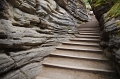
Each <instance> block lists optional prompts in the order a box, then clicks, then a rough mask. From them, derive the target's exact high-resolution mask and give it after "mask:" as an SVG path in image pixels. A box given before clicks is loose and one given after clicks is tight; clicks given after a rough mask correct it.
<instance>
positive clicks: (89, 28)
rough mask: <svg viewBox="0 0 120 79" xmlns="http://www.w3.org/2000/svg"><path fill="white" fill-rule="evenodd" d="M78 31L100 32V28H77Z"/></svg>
mask: <svg viewBox="0 0 120 79" xmlns="http://www.w3.org/2000/svg"><path fill="white" fill-rule="evenodd" d="M78 30H100V28H97V27H93V28H89V27H87V28H79V29H78Z"/></svg>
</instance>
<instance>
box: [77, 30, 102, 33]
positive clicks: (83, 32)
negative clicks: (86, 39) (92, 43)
mask: <svg viewBox="0 0 120 79" xmlns="http://www.w3.org/2000/svg"><path fill="white" fill-rule="evenodd" d="M79 33H101V32H99V31H82V30H81V31H79Z"/></svg>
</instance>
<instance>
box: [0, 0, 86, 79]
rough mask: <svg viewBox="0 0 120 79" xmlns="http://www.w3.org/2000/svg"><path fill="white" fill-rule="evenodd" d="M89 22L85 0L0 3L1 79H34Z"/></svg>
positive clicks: (24, 0)
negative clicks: (45, 60)
mask: <svg viewBox="0 0 120 79" xmlns="http://www.w3.org/2000/svg"><path fill="white" fill-rule="evenodd" d="M87 20H88V16H87V13H86V8H85V4H84V2H83V1H82V0H0V74H1V75H0V79H32V78H33V77H34V76H35V75H37V74H38V73H39V72H40V70H41V64H40V61H42V59H43V58H44V57H46V56H47V55H49V53H51V52H52V51H53V50H54V48H55V46H56V45H58V44H59V43H60V42H61V41H64V40H67V39H68V38H69V37H73V35H72V34H74V33H77V29H76V26H79V25H80V23H82V22H85V21H87Z"/></svg>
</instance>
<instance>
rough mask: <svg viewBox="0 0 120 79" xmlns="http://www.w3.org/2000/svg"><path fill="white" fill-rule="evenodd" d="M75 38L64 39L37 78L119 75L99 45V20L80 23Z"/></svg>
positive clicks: (80, 78) (105, 78)
mask: <svg viewBox="0 0 120 79" xmlns="http://www.w3.org/2000/svg"><path fill="white" fill-rule="evenodd" d="M78 30H79V34H76V35H75V36H76V38H71V39H69V41H66V42H62V44H61V45H60V46H58V47H57V48H56V50H55V51H54V52H53V53H51V54H50V56H49V57H47V58H46V59H44V60H43V62H42V65H43V68H42V70H41V72H40V73H39V74H38V75H37V76H36V77H35V79H118V78H117V75H116V72H115V71H114V69H113V68H112V66H111V65H110V61H109V60H108V59H107V58H106V57H105V56H104V55H103V51H102V49H101V47H100V45H99V42H100V28H99V25H98V22H97V21H91V22H88V23H86V24H83V25H81V26H80V27H78Z"/></svg>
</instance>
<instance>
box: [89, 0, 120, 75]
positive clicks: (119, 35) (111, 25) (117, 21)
mask: <svg viewBox="0 0 120 79" xmlns="http://www.w3.org/2000/svg"><path fill="white" fill-rule="evenodd" d="M89 2H90V4H91V6H92V9H93V11H94V14H95V15H96V18H97V19H98V21H99V22H100V27H101V31H102V32H101V45H102V47H103V49H104V53H105V55H106V56H107V57H109V58H110V60H111V61H112V62H111V64H112V65H113V66H114V67H115V68H116V70H117V71H118V73H119V74H120V1H119V0H89Z"/></svg>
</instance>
